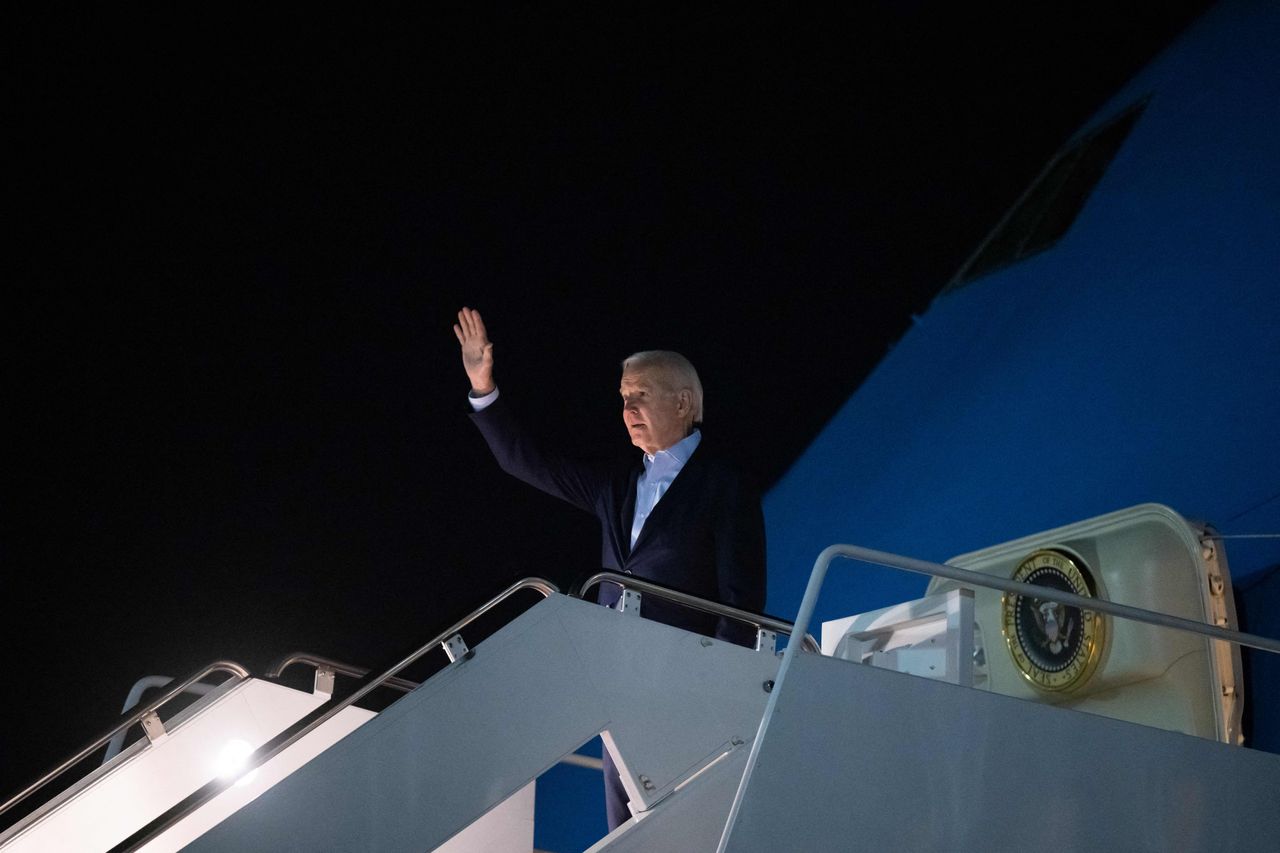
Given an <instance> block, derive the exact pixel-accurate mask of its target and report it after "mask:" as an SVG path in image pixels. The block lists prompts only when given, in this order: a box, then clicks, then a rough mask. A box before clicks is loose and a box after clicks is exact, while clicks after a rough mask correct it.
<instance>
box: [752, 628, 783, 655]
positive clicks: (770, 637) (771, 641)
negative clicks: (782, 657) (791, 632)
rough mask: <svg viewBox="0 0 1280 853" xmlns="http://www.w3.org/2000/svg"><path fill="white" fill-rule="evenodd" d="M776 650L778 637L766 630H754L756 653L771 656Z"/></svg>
mask: <svg viewBox="0 0 1280 853" xmlns="http://www.w3.org/2000/svg"><path fill="white" fill-rule="evenodd" d="M777 648H778V635H777V634H776V633H774V632H773V631H770V630H768V629H767V628H757V629H756V651H758V652H768V653H769V654H773V653H774V652H775V651H776V650H777Z"/></svg>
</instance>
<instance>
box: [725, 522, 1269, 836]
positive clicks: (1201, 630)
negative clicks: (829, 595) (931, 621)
mask: <svg viewBox="0 0 1280 853" xmlns="http://www.w3.org/2000/svg"><path fill="white" fill-rule="evenodd" d="M836 557H844V558H846V559H849V560H859V561H861V562H864V563H873V564H875V565H879V566H887V567H889V568H891V569H903V570H905V571H908V572H917V573H919V574H925V575H934V576H936V577H942V578H947V579H948V580H953V581H958V582H960V583H964V584H972V585H973V586H981V587H986V588H988V589H998V590H1000V591H1002V592H1011V593H1014V594H1016V595H1024V596H1027V597H1028V598H1036V599H1040V600H1042V601H1053V602H1057V603H1059V604H1067V605H1070V606H1072V607H1078V608H1080V609H1081V610H1089V611H1093V612H1095V613H1106V614H1108V615H1111V616H1118V617H1120V618H1122V619H1132V620H1134V621H1136V622H1145V623H1146V624H1148V625H1158V626H1160V627H1162V628H1173V629H1175V630H1178V631H1188V632H1190V633H1193V634H1201V635H1203V636H1206V637H1212V638H1213V639H1215V640H1225V641H1226V642H1229V643H1235V644H1237V645H1241V646H1249V647H1250V648H1254V649H1261V650H1262V651H1264V652H1271V653H1272V654H1280V640H1273V639H1271V638H1269V637H1259V636H1258V635H1257V634H1246V633H1244V632H1242V631H1232V630H1229V629H1227V628H1219V627H1218V626H1217V625H1208V624H1206V623H1204V622H1197V621H1195V620H1194V619H1183V618H1182V617H1180V616H1171V615H1170V614H1168V613H1159V612H1156V611H1154V610H1144V609H1143V608H1141V607H1130V606H1129V605H1127V604H1116V603H1115V602H1114V601H1107V600H1105V599H1101V598H1090V597H1088V596H1083V595H1076V594H1075V593H1073V592H1064V591H1062V590H1057V589H1053V588H1051V587H1045V586H1037V585H1036V584H1031V583H1023V582H1022V581H1014V580H1006V579H1004V578H1000V577H996V576H994V575H984V574H982V573H981V572H975V571H972V570H970V569H961V568H957V567H955V566H948V565H944V564H942V563H932V562H929V561H928V560H917V559H914V558H912V557H903V556H901V555H899V554H890V553H888V552H887V551H875V550H872V549H870V548H861V547H859V546H857V545H829V546H827V547H826V548H824V549H823V551H822V553H821V554H819V555H818V559H817V561H816V562H815V563H814V564H813V572H812V573H811V574H810V575H809V585H808V586H807V587H805V591H804V598H803V600H801V602H800V612H799V613H798V614H797V615H796V630H797V631H803V630H805V629H806V628H808V627H809V622H810V620H811V619H812V618H813V611H814V608H815V606H816V605H817V603H818V591H819V590H821V589H822V582H823V581H824V580H825V579H826V576H827V569H828V568H829V567H830V566H831V563H832V561H833V560H835V558H836ZM794 659H795V652H794V650H793V648H792V646H791V645H790V644H788V646H787V649H786V651H785V652H784V653H783V655H782V663H781V665H779V667H778V676H777V678H776V679H774V687H773V691H772V692H771V693H770V694H769V701H768V703H767V704H766V705H765V709H764V716H763V717H761V718H760V726H759V728H758V729H757V730H756V737H755V740H754V741H753V742H752V744H751V753H750V754H749V755H748V756H747V766H746V768H745V769H744V770H743V771H742V779H741V781H739V783H738V791H737V793H736V794H735V795H734V798H733V805H732V806H731V807H730V808H729V817H728V820H726V821H725V825H724V833H723V834H722V835H721V837H720V844H719V845H718V846H717V847H716V853H724V850H725V847H726V846H727V845H728V843H729V835H730V834H731V833H732V831H733V826H734V824H735V823H736V822H737V820H738V811H739V809H740V808H741V806H742V798H743V795H744V794H745V793H746V790H747V783H748V782H749V781H750V779H751V774H752V772H753V771H754V770H755V766H756V760H757V759H758V758H759V757H760V745H761V743H762V742H763V740H764V735H765V732H766V731H767V730H768V728H769V721H770V720H771V719H773V712H774V709H775V708H776V707H777V705H778V696H779V694H781V693H782V685H783V683H784V681H785V680H786V676H787V672H788V671H789V670H790V669H791V662H792V661H793V660H794Z"/></svg>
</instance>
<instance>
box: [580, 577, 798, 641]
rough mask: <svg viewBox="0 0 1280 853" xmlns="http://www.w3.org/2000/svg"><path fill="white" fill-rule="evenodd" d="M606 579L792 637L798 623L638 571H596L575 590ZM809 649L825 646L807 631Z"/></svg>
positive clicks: (705, 611) (589, 586)
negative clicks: (652, 578) (658, 580)
mask: <svg viewBox="0 0 1280 853" xmlns="http://www.w3.org/2000/svg"><path fill="white" fill-rule="evenodd" d="M602 581H607V582H609V583H614V584H617V585H618V586H621V587H624V588H630V589H638V590H640V591H641V592H644V593H650V594H652V595H655V596H657V597H658V598H662V599H666V600H667V601H673V602H675V603H676V604H682V605H684V606H685V607H691V608H693V609H694V610H701V611H702V612H704V613H710V614H712V615H714V616H728V617H729V618H731V619H737V620H738V621H739V622H746V623H747V624H748V625H754V626H755V627H756V630H759V629H761V628H764V629H765V630H768V631H773V632H774V633H777V634H786V635H787V636H788V637H790V636H791V635H792V632H793V630H794V626H793V625H792V624H791V623H790V622H787V621H786V620H784V619H776V618H774V617H773V616H766V615H765V614H763V613H752V612H751V611H750V610H741V609H739V608H737V607H732V606H730V605H728V604H721V603H720V602H718V601H710V600H708V599H705V598H699V597H697V596H696V595H690V594H689V593H687V592H681V591H680V590H678V589H671V588H670V587H665V586H662V585H661V584H656V583H654V582H653V581H649V580H644V579H643V578H638V577H635V576H634V575H626V574H619V573H618V572H596V573H595V574H594V575H592V576H591V577H589V578H587V579H586V580H585V581H583V582H582V583H581V584H580V585H579V586H578V588H577V589H576V590H575V591H574V592H573V593H572V594H573V595H576V596H577V597H578V598H582V597H583V596H584V595H585V594H586V591H587V590H588V589H590V588H591V587H593V586H595V585H596V584H598V583H601V582H602ZM800 644H801V645H802V646H803V647H804V649H805V651H810V652H821V650H822V647H821V646H819V645H818V641H817V640H815V639H814V638H813V637H812V636H811V635H809V634H805V635H804V638H803V639H802V640H801V641H800Z"/></svg>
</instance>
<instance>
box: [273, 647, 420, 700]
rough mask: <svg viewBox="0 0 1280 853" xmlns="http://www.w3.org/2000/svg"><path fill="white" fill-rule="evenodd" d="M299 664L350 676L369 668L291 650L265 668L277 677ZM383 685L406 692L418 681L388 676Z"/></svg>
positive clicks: (415, 685) (414, 687)
mask: <svg viewBox="0 0 1280 853" xmlns="http://www.w3.org/2000/svg"><path fill="white" fill-rule="evenodd" d="M299 664H301V665H304V666H314V667H315V668H316V669H331V670H333V671H334V672H335V673H337V674H338V675H346V676H349V677H351V678H364V677H365V676H366V675H368V674H369V670H368V669H366V668H365V667H363V666H356V665H355V664H350V663H343V662H342V661H337V660H333V659H332V658H327V657H323V656H321V655H313V654H311V653H309V652H293V653H292V654H289V655H285V656H284V657H282V658H280V659H279V660H278V661H276V662H275V663H273V664H272V665H271V668H270V669H268V670H267V678H279V677H280V676H281V675H283V674H284V671H285V670H286V669H288V668H289V667H291V666H296V665H299ZM383 686H384V687H390V688H392V689H393V690H399V691H400V692H401V693H408V692H410V691H411V690H415V689H417V687H418V682H416V681H410V680H409V679H407V678H388V679H387V680H386V682H385V683H384V684H383Z"/></svg>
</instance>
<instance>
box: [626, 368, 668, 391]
mask: <svg viewBox="0 0 1280 853" xmlns="http://www.w3.org/2000/svg"><path fill="white" fill-rule="evenodd" d="M665 378H666V377H665V376H664V375H663V372H662V371H661V370H658V369H655V368H651V367H639V368H628V369H627V370H624V371H623V373H622V387H623V388H652V387H654V386H655V385H662V384H664V383H663V380H664V379H665Z"/></svg>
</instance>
